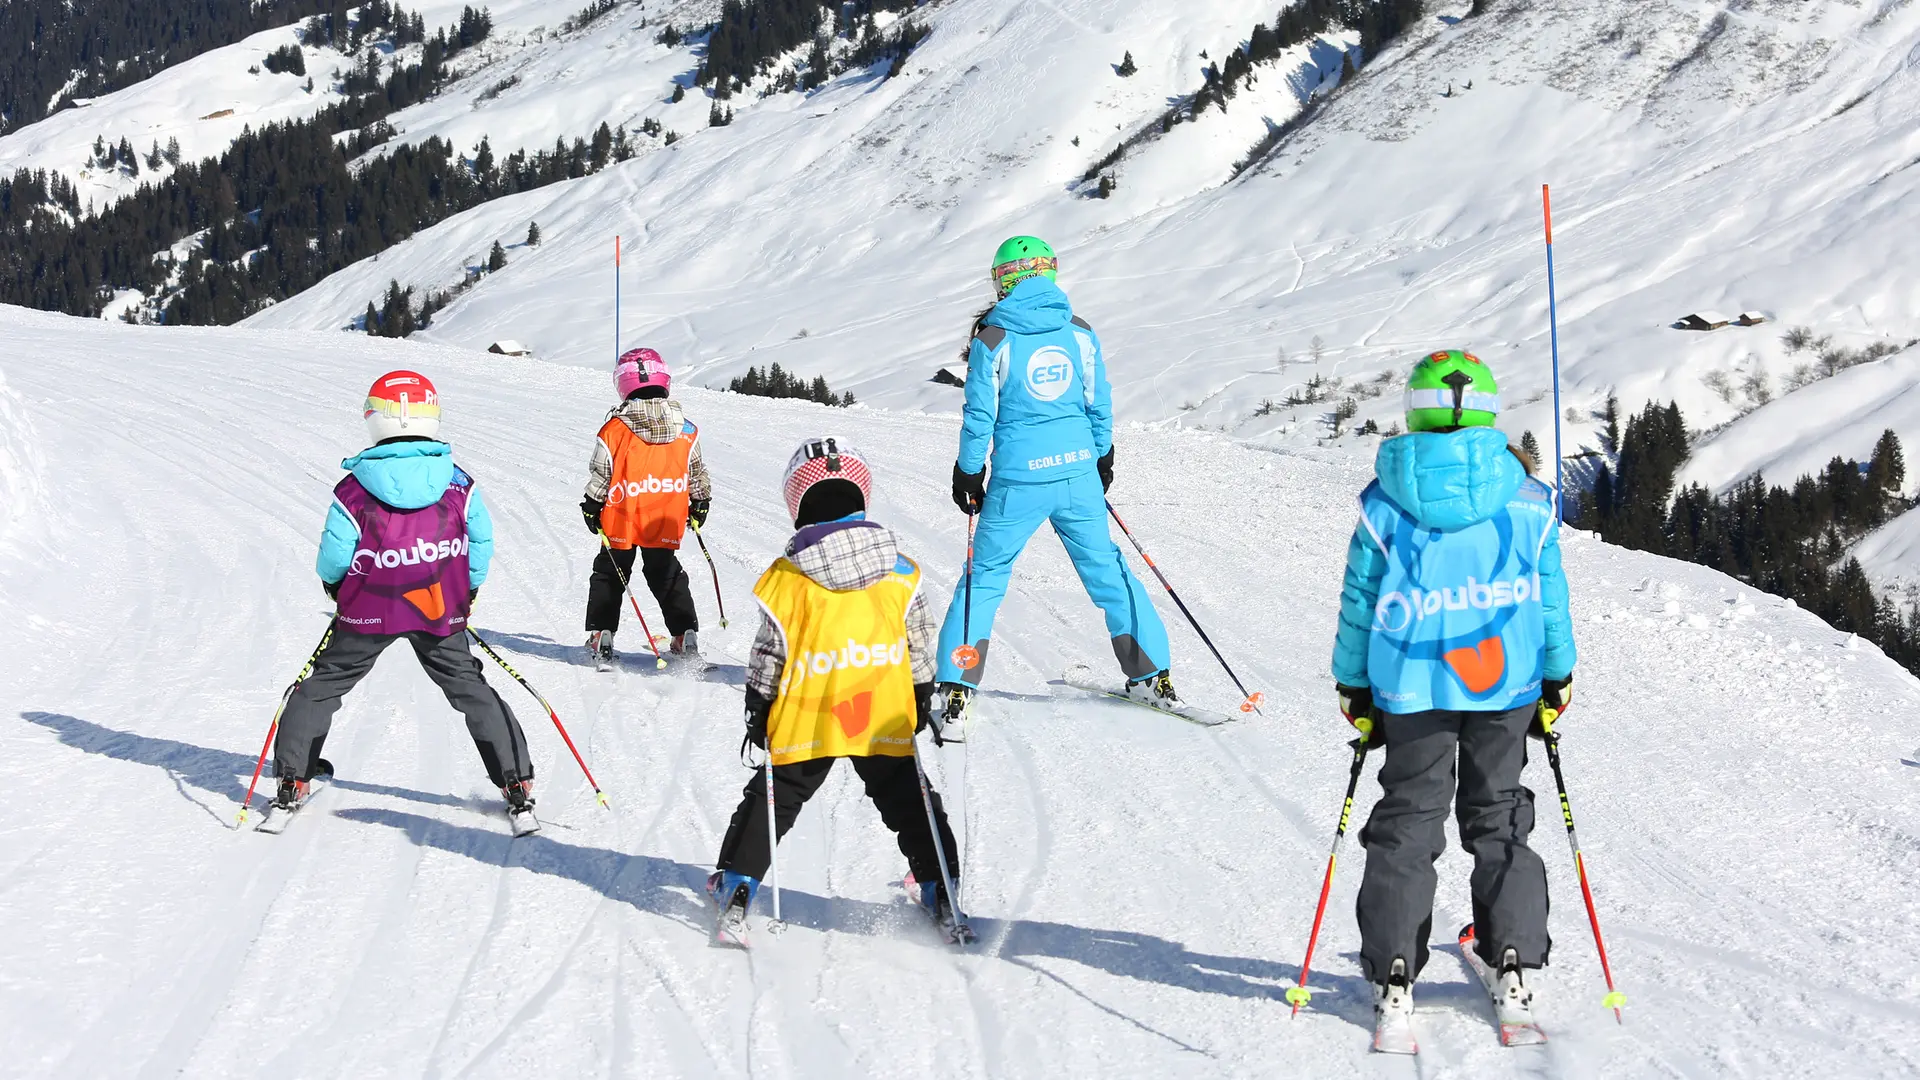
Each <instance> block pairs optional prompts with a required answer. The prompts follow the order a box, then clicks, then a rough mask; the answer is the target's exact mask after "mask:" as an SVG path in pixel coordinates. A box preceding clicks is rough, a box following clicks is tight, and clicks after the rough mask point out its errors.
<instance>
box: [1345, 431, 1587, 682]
mask: <svg viewBox="0 0 1920 1080" xmlns="http://www.w3.org/2000/svg"><path fill="white" fill-rule="evenodd" d="M1374 471H1375V474H1376V475H1377V477H1378V479H1376V480H1375V481H1374V482H1373V483H1371V484H1369V485H1367V489H1366V490H1365V491H1363V492H1362V493H1361V494H1360V524H1359V525H1358V527H1356V528H1355V529H1354V533H1353V539H1352V540H1351V541H1350V542H1349V543H1348V544H1347V571H1346V580H1345V584H1344V587H1343V588H1342V590H1341V594H1340V629H1339V633H1338V634H1337V635H1336V637H1335V639H1334V646H1333V677H1334V679H1335V680H1336V681H1338V682H1339V683H1341V684H1342V685H1345V686H1367V687H1371V688H1372V690H1373V699H1374V702H1375V704H1377V705H1378V706H1379V707H1380V709H1381V710H1382V711H1385V712H1391V713H1414V712H1424V711H1426V710H1429V709H1460V710H1469V711H1475V712H1498V711H1503V710H1506V709H1512V708H1518V707H1519V706H1522V705H1525V704H1526V703H1527V702H1529V701H1532V700H1534V699H1536V698H1538V697H1539V696H1540V684H1541V681H1542V680H1543V679H1546V678H1554V679H1563V678H1566V677H1567V676H1569V675H1571V674H1572V673H1573V665H1574V661H1575V659H1576V653H1575V649H1574V644H1573V620H1572V617H1571V616H1570V615H1569V613H1568V611H1567V579H1566V575H1565V574H1564V573H1563V572H1562V570H1561V568H1560V530H1559V528H1558V526H1557V525H1556V524H1555V522H1554V514H1553V489H1551V488H1549V487H1548V486H1547V485H1545V484H1543V483H1541V482H1540V481H1538V480H1535V479H1533V478H1532V477H1530V476H1528V475H1527V473H1526V469H1525V468H1524V467H1523V466H1522V465H1521V464H1520V461H1519V459H1518V458H1516V457H1515V456H1514V455H1513V454H1512V453H1510V452H1509V451H1508V449H1507V437H1506V436H1505V435H1504V434H1502V433H1501V432H1499V431H1497V430H1495V429H1493V428H1465V429H1462V430H1460V431H1454V432H1445V433H1441V432H1420V433H1416V434H1411V435H1402V436H1400V437H1398V438H1394V439H1388V440H1387V441H1386V442H1384V443H1382V444H1381V446H1380V452H1379V455H1378V457H1377V458H1376V460H1375V462H1374Z"/></svg>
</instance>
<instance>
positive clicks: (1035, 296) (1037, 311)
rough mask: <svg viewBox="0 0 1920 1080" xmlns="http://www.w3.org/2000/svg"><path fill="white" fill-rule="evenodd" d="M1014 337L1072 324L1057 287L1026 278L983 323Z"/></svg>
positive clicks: (1068, 305) (1067, 303) (1069, 309)
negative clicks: (1009, 333)
mask: <svg viewBox="0 0 1920 1080" xmlns="http://www.w3.org/2000/svg"><path fill="white" fill-rule="evenodd" d="M984 321H985V322H986V324H987V325H988V326H998V327H1000V328H1001V329H1002V330H1007V331H1009V332H1011V333H1015V334H1046V333H1051V332H1052V331H1055V330H1060V329H1063V328H1064V327H1066V326H1067V324H1069V323H1071V322H1073V303H1072V302H1071V301H1069V300H1068V299H1067V294H1066V293H1064V292H1061V291H1060V286H1058V285H1055V284H1054V283H1053V282H1051V281H1048V280H1047V279H1046V278H1043V277H1030V278H1028V279H1027V280H1025V281H1023V282H1021V283H1020V284H1018V285H1015V286H1014V287H1013V291H1012V292H1010V293H1008V294H1007V298H1006V299H1005V300H1002V301H1000V302H999V303H998V304H995V305H994V307H993V310H992V311H989V312H987V317H986V319H985V320H984Z"/></svg>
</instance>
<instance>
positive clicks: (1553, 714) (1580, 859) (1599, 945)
mask: <svg viewBox="0 0 1920 1080" xmlns="http://www.w3.org/2000/svg"><path fill="white" fill-rule="evenodd" d="M1559 719H1560V713H1559V711H1558V710H1555V709H1550V708H1548V707H1547V705H1546V703H1545V702H1542V703H1541V704H1540V727H1541V729H1542V730H1544V731H1545V732H1546V735H1547V738H1546V743H1547V764H1548V765H1550V766H1552V767H1553V783H1554V785H1555V786H1556V787H1558V788H1559V789H1560V816H1561V817H1563V818H1565V819H1566V821H1567V843H1569V844H1571V845H1572V846H1573V869H1574V871H1575V872H1576V873H1578V874H1579V876H1580V896H1581V898H1582V899H1584V900H1585V901H1586V902H1587V923H1588V925H1590V926H1592V927H1593V947H1594V948H1595V949H1597V950H1599V953H1600V974H1602V975H1604V976H1606V980H1607V996H1606V997H1605V998H1602V999H1601V1002H1600V1004H1601V1005H1602V1006H1604V1007H1605V1008H1609V1009H1612V1010H1613V1018H1614V1020H1615V1021H1617V1022H1618V1023H1622V1024H1624V1023H1626V1020H1625V1019H1624V1018H1622V1017H1621V1015H1620V1009H1621V1007H1622V1006H1624V1005H1625V1004H1626V1003H1627V995H1625V994H1623V993H1621V992H1620V991H1619V990H1616V989H1615V988H1614V985H1613V967H1612V965H1610V964H1608V963H1607V943H1606V941H1605V940H1603V939H1602V938H1601V937H1600V913H1599V911H1598V910H1596V909H1595V908H1594V906H1593V887H1592V886H1591V885H1589V884H1588V883H1587V859H1586V856H1584V855H1582V854H1581V853H1580V835H1579V834H1578V833H1576V832H1574V831H1573V804H1572V803H1570V802H1568V801H1567V778H1566V775H1565V774H1563V773H1562V772H1561V771H1560V734H1559V732H1556V731H1554V730H1553V725H1554V724H1555V723H1556V722H1557V721H1558V720H1559Z"/></svg>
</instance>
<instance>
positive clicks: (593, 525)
mask: <svg viewBox="0 0 1920 1080" xmlns="http://www.w3.org/2000/svg"><path fill="white" fill-rule="evenodd" d="M606 508H607V504H606V503H603V502H595V501H594V500H592V499H581V500H580V516H581V517H583V518H585V519H587V531H588V532H590V533H592V534H593V535H595V536H599V535H600V511H602V510H605V509H606Z"/></svg>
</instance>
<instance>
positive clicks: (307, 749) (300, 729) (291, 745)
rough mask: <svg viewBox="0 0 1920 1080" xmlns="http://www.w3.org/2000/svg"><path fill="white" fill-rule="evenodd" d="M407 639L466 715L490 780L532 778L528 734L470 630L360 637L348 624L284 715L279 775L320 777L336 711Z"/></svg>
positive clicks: (277, 753) (277, 746) (276, 762)
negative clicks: (489, 673)
mask: <svg viewBox="0 0 1920 1080" xmlns="http://www.w3.org/2000/svg"><path fill="white" fill-rule="evenodd" d="M402 639H404V640H405V641H406V642H407V644H409V645H411V646H413V655H414V656H416V657H418V658H419V660H420V666H421V667H423V668H425V669H426V672H427V677H428V678H430V679H432V680H433V681H434V683H435V684H436V685H438V686H439V687H440V691H441V693H444V694H446V695H447V704H449V705H452V706H453V707H454V708H455V709H456V710H458V711H459V712H460V713H461V714H462V715H464V716H465V717H466V718H467V733H468V734H470V735H472V736H473V745H474V746H476V747H478V748H479V750H480V761H481V763H482V764H484V765H485V766H486V769H487V779H489V780H492V781H493V784H494V786H495V787H505V786H506V785H507V783H508V782H509V781H513V780H531V779H532V778H533V760H532V758H531V757H530V756H529V755H528V753H527V736H526V733H525V732H524V731H522V730H520V721H518V720H516V719H514V716H513V710H512V709H509V708H508V707H507V703H506V702H505V701H502V700H501V699H500V695H499V694H497V693H495V692H494V689H493V687H491V686H489V685H487V680H486V676H485V675H483V674H482V673H481V671H480V661H479V659H478V658H476V657H475V656H474V655H473V653H472V652H471V651H469V649H468V647H467V635H466V634H465V633H464V632H462V633H458V634H453V635H451V636H448V637H436V636H434V635H433V634H429V633H425V632H424V631H416V632H414V633H411V634H356V633H354V632H353V631H351V630H348V629H346V628H345V627H341V626H336V627H335V628H334V631H333V640H332V641H330V642H328V644H327V647H326V649H325V651H323V652H322V653H321V654H320V656H319V657H318V659H316V660H315V661H314V665H313V674H312V675H310V676H308V677H307V680H306V681H305V682H303V683H301V684H300V686H299V687H298V688H297V689H295V690H294V692H293V697H292V698H291V699H290V700H288V702H287V709H286V712H285V713H284V714H282V715H281V717H280V735H279V737H278V738H277V739H276V740H275V741H274V744H273V772H274V775H275V776H292V777H297V778H299V779H301V780H305V779H306V778H307V777H309V776H311V775H312V774H313V768H314V763H315V762H316V761H318V760H319V759H320V747H321V745H322V744H324V743H325V742H326V741H327V732H328V731H329V730H331V729H332V727H333V714H334V713H336V712H338V711H339V710H340V699H341V698H344V697H345V696H346V695H347V692H348V691H349V690H352V689H353V688H354V687H355V686H356V685H358V684H359V682H360V680H361V679H364V678H366V677H367V672H369V671H372V670H373V663H374V661H376V660H378V659H380V654H381V653H383V652H385V651H386V649H387V646H389V645H391V644H393V643H394V642H396V641H400V640H402Z"/></svg>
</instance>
